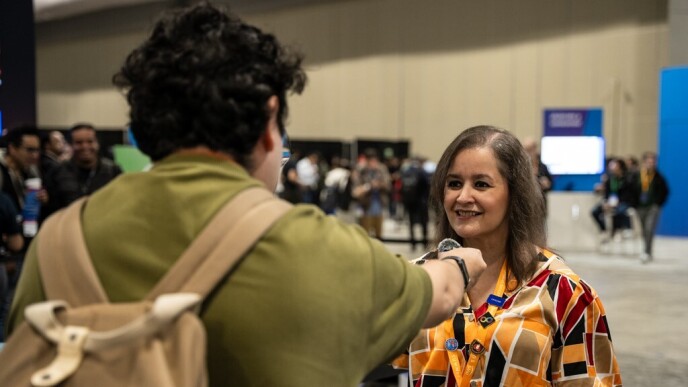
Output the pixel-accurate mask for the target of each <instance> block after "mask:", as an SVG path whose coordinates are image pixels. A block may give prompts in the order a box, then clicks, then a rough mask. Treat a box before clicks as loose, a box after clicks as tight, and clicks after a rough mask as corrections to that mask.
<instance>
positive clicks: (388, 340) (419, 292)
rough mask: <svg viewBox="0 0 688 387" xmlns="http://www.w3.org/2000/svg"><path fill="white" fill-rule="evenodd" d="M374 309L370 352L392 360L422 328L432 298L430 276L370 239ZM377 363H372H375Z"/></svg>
mask: <svg viewBox="0 0 688 387" xmlns="http://www.w3.org/2000/svg"><path fill="white" fill-rule="evenodd" d="M371 248H372V252H373V271H374V276H373V294H372V295H371V296H372V299H373V313H374V314H375V315H374V316H373V318H371V325H370V331H369V334H370V336H369V340H370V345H369V348H370V350H369V354H370V355H371V358H373V359H379V358H384V359H387V360H391V359H392V358H394V357H396V356H398V355H399V354H401V352H403V351H404V349H406V348H407V347H408V344H409V343H410V342H411V340H412V339H413V338H414V337H415V336H416V334H417V333H418V331H419V330H420V329H421V328H422V325H423V322H424V321H425V318H426V316H427V314H428V311H429V309H430V304H431V302H432V283H431V282H430V277H429V276H428V274H427V273H426V272H425V270H423V269H422V268H420V267H417V266H415V265H413V264H411V263H410V262H408V260H407V259H405V258H404V257H401V256H399V255H393V254H392V253H390V252H389V250H388V249H387V248H386V247H385V246H384V245H383V244H382V243H380V242H378V241H372V243H371ZM377 365H379V364H373V366H377Z"/></svg>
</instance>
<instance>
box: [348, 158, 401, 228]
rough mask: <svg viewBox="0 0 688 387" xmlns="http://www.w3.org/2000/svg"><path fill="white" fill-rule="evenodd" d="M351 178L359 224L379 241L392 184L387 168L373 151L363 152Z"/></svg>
mask: <svg viewBox="0 0 688 387" xmlns="http://www.w3.org/2000/svg"><path fill="white" fill-rule="evenodd" d="M352 178H353V182H352V183H353V185H352V191H351V194H352V196H353V198H354V199H356V203H357V205H358V206H359V209H360V212H361V215H360V218H359V223H360V225H361V227H363V229H364V230H366V232H368V233H369V234H370V235H373V236H374V237H376V238H378V239H380V238H382V222H383V220H384V209H385V203H386V202H387V195H388V194H389V191H390V189H391V184H392V183H391V180H390V177H389V172H388V171H387V167H386V166H385V165H384V164H383V163H381V162H380V158H379V156H378V154H377V151H376V150H375V149H372V148H370V149H366V150H365V151H364V152H363V160H362V161H361V162H360V163H359V165H358V168H357V170H356V172H355V173H354V174H353V175H352Z"/></svg>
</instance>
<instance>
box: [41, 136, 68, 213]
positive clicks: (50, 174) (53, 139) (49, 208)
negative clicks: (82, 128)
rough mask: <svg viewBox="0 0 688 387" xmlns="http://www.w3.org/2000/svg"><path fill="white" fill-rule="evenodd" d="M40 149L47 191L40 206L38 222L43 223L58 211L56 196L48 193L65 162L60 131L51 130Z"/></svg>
mask: <svg viewBox="0 0 688 387" xmlns="http://www.w3.org/2000/svg"><path fill="white" fill-rule="evenodd" d="M41 149H42V150H43V151H42V152H41V176H42V177H43V186H44V187H46V190H47V191H48V200H47V201H46V202H45V203H43V205H42V206H41V213H40V222H41V223H43V221H44V220H45V219H47V218H48V217H49V216H50V215H51V214H52V213H54V212H55V211H57V210H58V209H59V207H58V205H57V204H56V198H57V194H56V193H55V192H50V189H52V188H53V187H56V186H57V184H58V182H56V181H55V177H56V174H57V171H58V170H59V168H60V166H61V165H62V163H63V162H64V161H65V160H64V159H63V157H64V155H65V154H66V153H67V152H66V151H67V144H66V143H65V139H64V136H63V135H62V133H61V132H60V131H58V130H52V131H50V132H49V133H48V135H47V136H45V137H44V138H43V139H42V142H41Z"/></svg>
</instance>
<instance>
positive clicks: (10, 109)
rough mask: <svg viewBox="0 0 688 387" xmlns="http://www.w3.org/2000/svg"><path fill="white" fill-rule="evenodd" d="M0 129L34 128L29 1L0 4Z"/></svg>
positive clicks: (10, 0) (11, 0) (33, 62)
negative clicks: (0, 114)
mask: <svg viewBox="0 0 688 387" xmlns="http://www.w3.org/2000/svg"><path fill="white" fill-rule="evenodd" d="M0 82H2V83H1V84H0V111H1V112H2V121H3V122H2V129H3V130H4V129H6V128H13V127H16V126H19V125H23V124H31V125H35V124H36V42H35V34H34V24H33V2H32V1H31V0H2V1H0Z"/></svg>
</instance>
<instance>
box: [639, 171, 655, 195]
mask: <svg viewBox="0 0 688 387" xmlns="http://www.w3.org/2000/svg"><path fill="white" fill-rule="evenodd" d="M654 178H655V173H654V172H650V171H648V170H646V169H643V170H642V171H640V184H641V187H642V190H643V192H647V190H648V189H650V183H651V182H652V180H653V179H654Z"/></svg>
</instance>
